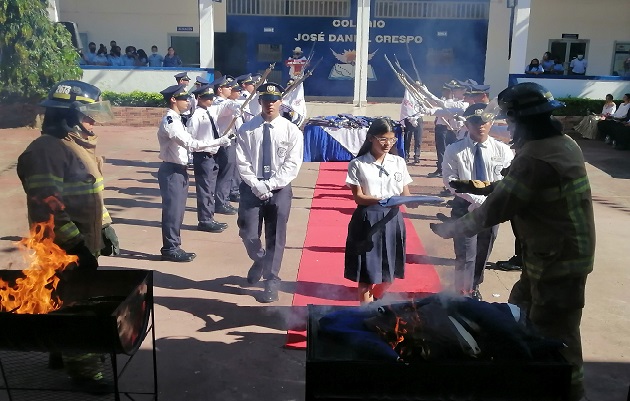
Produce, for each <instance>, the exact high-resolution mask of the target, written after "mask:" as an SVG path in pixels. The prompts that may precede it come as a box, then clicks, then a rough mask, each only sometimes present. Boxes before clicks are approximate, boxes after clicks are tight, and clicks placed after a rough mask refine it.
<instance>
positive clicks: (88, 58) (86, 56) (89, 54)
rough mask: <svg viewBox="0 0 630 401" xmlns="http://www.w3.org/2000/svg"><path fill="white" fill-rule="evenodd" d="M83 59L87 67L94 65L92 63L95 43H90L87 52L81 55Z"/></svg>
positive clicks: (94, 57)
mask: <svg viewBox="0 0 630 401" xmlns="http://www.w3.org/2000/svg"><path fill="white" fill-rule="evenodd" d="M83 58H84V59H85V61H86V62H87V63H88V64H89V65H95V64H96V63H95V61H94V60H95V59H96V43H94V42H90V44H89V45H88V51H87V53H85V54H84V55H83Z"/></svg>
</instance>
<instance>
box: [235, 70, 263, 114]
mask: <svg viewBox="0 0 630 401" xmlns="http://www.w3.org/2000/svg"><path fill="white" fill-rule="evenodd" d="M236 81H237V82H238V84H239V85H240V86H241V88H242V89H243V90H242V91H241V100H246V99H247V98H248V97H249V96H250V95H251V94H252V93H253V94H254V95H253V96H252V100H251V101H250V102H249V104H248V105H247V106H246V107H245V108H244V109H243V121H245V122H247V121H249V120H251V119H252V118H253V117H254V116H257V115H258V114H260V112H261V111H262V110H261V108H260V104H259V103H258V95H257V94H256V93H255V90H256V81H255V80H254V78H253V77H252V74H245V75H241V76H238V77H236Z"/></svg>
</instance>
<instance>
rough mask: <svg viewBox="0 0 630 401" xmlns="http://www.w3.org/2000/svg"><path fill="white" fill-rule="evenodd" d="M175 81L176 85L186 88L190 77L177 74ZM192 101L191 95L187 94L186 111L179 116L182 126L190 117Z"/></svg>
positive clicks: (181, 73)
mask: <svg viewBox="0 0 630 401" xmlns="http://www.w3.org/2000/svg"><path fill="white" fill-rule="evenodd" d="M175 81H176V82H177V85H185V87H188V84H189V83H190V77H189V76H188V73H187V72H180V73H179V74H175ZM192 99H193V96H192V94H189V95H188V110H185V111H184V112H183V113H182V114H181V116H180V117H181V119H182V124H184V126H185V125H186V122H187V121H188V118H189V117H190V116H191V115H192V111H191V107H192Z"/></svg>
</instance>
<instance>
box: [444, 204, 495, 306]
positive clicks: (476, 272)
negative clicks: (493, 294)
mask: <svg viewBox="0 0 630 401" xmlns="http://www.w3.org/2000/svg"><path fill="white" fill-rule="evenodd" d="M468 205H469V203H468V202H466V201H464V200H463V199H461V198H455V201H454V204H453V210H452V212H451V216H452V217H453V218H455V219H457V218H460V217H462V216H463V215H465V214H466V213H468ZM498 232H499V226H498V225H496V226H492V227H490V228H487V229H485V230H483V231H480V232H479V233H477V235H473V236H471V237H465V236H463V235H455V236H454V237H453V248H454V250H455V282H454V285H455V291H457V292H462V293H464V294H469V293H470V292H471V291H472V290H473V288H475V287H477V286H478V285H479V284H481V283H483V273H484V270H485V267H486V263H487V262H488V259H489V258H490V253H491V252H492V247H493V245H494V240H495V239H496V238H497V233H498Z"/></svg>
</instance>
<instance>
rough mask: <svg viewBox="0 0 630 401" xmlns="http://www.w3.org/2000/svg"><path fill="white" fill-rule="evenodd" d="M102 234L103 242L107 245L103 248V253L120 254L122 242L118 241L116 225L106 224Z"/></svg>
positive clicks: (104, 254) (107, 254)
mask: <svg viewBox="0 0 630 401" xmlns="http://www.w3.org/2000/svg"><path fill="white" fill-rule="evenodd" d="M101 235H102V236H103V244H104V245H105V246H104V247H103V249H101V255H103V256H116V255H120V242H119V241H118V236H117V235H116V231H115V230H114V227H112V226H111V224H108V225H106V226H105V227H103V229H102V230H101Z"/></svg>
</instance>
